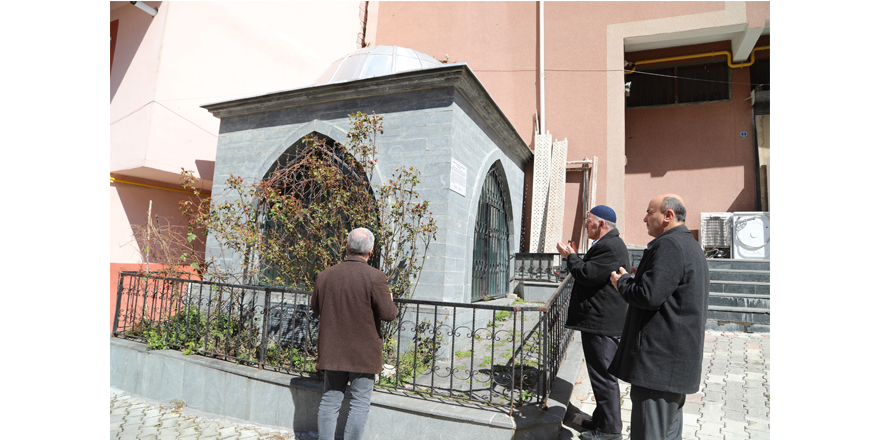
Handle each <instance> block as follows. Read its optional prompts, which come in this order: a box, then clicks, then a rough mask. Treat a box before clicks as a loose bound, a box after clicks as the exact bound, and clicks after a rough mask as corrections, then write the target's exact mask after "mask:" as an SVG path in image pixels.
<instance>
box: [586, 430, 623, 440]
mask: <svg viewBox="0 0 880 440" xmlns="http://www.w3.org/2000/svg"><path fill="white" fill-rule="evenodd" d="M580 438H581V440H622V439H623V435H622V434H620V433H617V434H609V433H607V432H602V431H599V430H598V429H591V430H589V431H584V432H582V433H581V435H580Z"/></svg>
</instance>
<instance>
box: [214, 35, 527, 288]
mask: <svg viewBox="0 0 880 440" xmlns="http://www.w3.org/2000/svg"><path fill="white" fill-rule="evenodd" d="M203 107H204V108H205V109H207V110H208V111H210V112H211V113H212V114H213V115H214V116H215V117H217V118H219V119H220V134H219V140H218V144H217V159H216V165H215V172H214V174H215V179H214V188H213V194H214V195H215V197H217V196H219V195H221V194H223V189H224V181H225V180H226V177H228V176H229V175H236V176H241V177H243V178H245V179H249V178H251V179H262V178H263V177H264V176H265V175H266V173H267V172H268V171H269V169H270V168H271V167H272V166H273V165H274V164H275V163H276V162H277V161H278V159H279V157H281V155H282V154H291V153H294V152H295V151H296V148H298V146H299V145H301V144H302V142H301V140H302V139H303V137H304V136H306V135H309V134H314V135H318V136H321V137H324V138H327V139H328V140H329V141H331V142H332V141H336V142H339V143H344V142H346V141H347V138H346V133H347V130H348V115H349V114H351V113H354V112H357V111H361V112H364V113H367V114H372V113H375V114H376V115H378V116H382V117H383V118H384V121H383V124H384V134H382V135H379V137H378V141H377V149H378V152H377V155H376V159H377V162H378V163H377V168H376V169H375V170H374V172H373V181H372V182H371V184H372V185H373V187H374V188H376V187H378V186H380V185H382V184H384V183H385V182H386V181H387V179H388V178H389V177H390V176H391V175H392V173H393V172H394V170H395V169H396V168H398V167H404V166H405V167H410V166H412V167H414V168H416V169H418V170H420V172H421V176H420V179H421V183H420V184H419V186H418V187H417V189H418V190H419V193H420V195H421V197H422V198H423V199H425V200H428V201H430V203H431V207H430V210H431V211H432V212H433V214H432V216H433V217H434V219H435V220H436V222H437V226H438V233H437V240H436V241H434V242H432V243H431V244H430V247H429V251H428V258H427V260H426V261H425V265H424V269H423V271H422V274H421V279H420V281H419V284H418V286H417V288H416V290H415V293H414V296H413V298H414V299H421V300H430V301H442V302H454V303H470V302H473V301H477V300H481V299H486V298H494V297H500V296H503V295H505V294H507V293H508V292H511V291H512V289H513V285H512V283H511V278H512V274H513V258H512V257H513V255H514V254H515V253H516V252H518V251H519V249H520V238H521V234H520V231H521V225H522V217H523V212H522V210H523V189H524V170H525V167H526V165H527V164H528V163H529V162H530V161H531V160H532V157H533V153H532V151H531V150H530V149H529V147H528V146H527V145H526V143H525V142H524V141H523V139H522V138H521V137H520V136H519V134H518V133H517V132H516V131H515V130H514V128H513V126H512V125H511V123H510V121H509V120H508V119H507V117H505V115H504V114H503V113H502V112H501V110H500V109H499V107H498V105H497V104H496V103H495V101H494V100H493V99H492V97H491V96H489V94H488V92H487V91H486V89H485V88H484V87H483V86H482V84H480V81H479V80H478V79H477V78H476V76H475V75H474V73H473V72H472V71H471V69H470V68H469V67H468V66H467V65H466V64H464V63H459V64H449V65H444V64H441V63H440V62H438V61H436V60H434V59H433V58H431V57H430V56H428V55H425V54H423V53H420V52H417V51H414V50H411V49H406V48H401V47H396V46H377V47H367V48H363V49H360V50H358V51H355V52H353V53H351V54H349V55H348V56H346V57H344V58H342V59H340V60H339V61H337V62H335V63H334V64H333V65H332V66H331V67H330V68H329V69H328V70H327V72H326V73H325V74H324V75H322V77H321V78H320V79H319V80H318V81H317V83H316V84H315V85H312V86H308V87H303V88H298V89H294V90H289V91H281V92H275V93H269V94H265V95H260V96H254V97H249V98H242V99H236V100H232V101H226V102H219V103H215V104H209V105H205V106H203ZM218 201H219V200H218ZM206 253H207V257H208V258H211V257H220V256H221V255H222V254H221V253H220V251H219V249H218V247H217V242H216V240H213V239H212V238H211V237H209V239H208V243H207V250H206ZM232 259H235V258H234V257H232ZM230 262H231V261H230Z"/></svg>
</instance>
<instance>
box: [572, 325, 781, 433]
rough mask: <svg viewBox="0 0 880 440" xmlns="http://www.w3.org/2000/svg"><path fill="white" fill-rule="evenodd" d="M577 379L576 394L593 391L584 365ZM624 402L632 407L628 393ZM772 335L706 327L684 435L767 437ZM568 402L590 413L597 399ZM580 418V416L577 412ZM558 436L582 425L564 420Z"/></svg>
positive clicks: (626, 424) (626, 419)
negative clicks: (697, 383)
mask: <svg viewBox="0 0 880 440" xmlns="http://www.w3.org/2000/svg"><path fill="white" fill-rule="evenodd" d="M581 368H582V370H584V372H583V377H581V376H578V377H579V379H578V380H579V381H581V383H579V384H577V385H575V393H576V394H580V395H587V394H591V391H592V389H591V388H590V380H589V378H588V377H587V375H586V372H585V371H586V366H585V365H583V366H582V367H581ZM624 386H626V387H627V389H628V386H629V384H627V383H626V382H621V397H622V399H623V405H622V406H623V407H624V408H631V407H632V405H631V402H630V399H629V396H628V395H624V392H623V391H624ZM769 396H770V335H769V334H754V333H737V332H718V331H707V332H706V338H705V345H704V348H703V366H702V381H701V383H700V390H699V391H698V392H697V393H694V394H689V395H688V396H687V397H686V399H685V404H684V409H683V412H684V415H683V416H684V423H683V424H684V431H683V432H682V438H683V439H685V440H739V439H749V440H751V439H755V438H769V435H767V434H768V433H769V430H770V408H769ZM572 405H573V406H575V407H576V408H577V409H579V410H580V412H581V413H586V416H587V417H588V416H589V414H591V413H592V412H593V409H594V408H595V401H592V400H591V401H586V400H584V401H578V400H575V399H573V400H572ZM629 416H630V413H629V411H627V413H626V414H624V415H623V421H624V439H628V437H629V435H628V431H627V428H628V427H629ZM576 417H578V418H577V420H578V422H579V421H580V420H582V418H583V417H584V416H581V415H577V416H576ZM565 428H566V429H564V430H563V431H567V432H563V433H562V434H560V437H559V438H560V439H570V438H573V437H577V434H578V433H579V431H580V429H578V428H575V427H574V425H571V426H569V425H565Z"/></svg>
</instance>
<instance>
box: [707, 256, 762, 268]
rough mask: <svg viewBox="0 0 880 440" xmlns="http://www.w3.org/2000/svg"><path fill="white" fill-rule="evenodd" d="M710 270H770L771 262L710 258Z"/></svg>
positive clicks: (708, 260)
mask: <svg viewBox="0 0 880 440" xmlns="http://www.w3.org/2000/svg"><path fill="white" fill-rule="evenodd" d="M706 261H707V262H708V263H709V269H735V270H767V271H769V270H770V260H734V259H732V258H709V259H707V260H706Z"/></svg>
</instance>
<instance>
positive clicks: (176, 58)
mask: <svg viewBox="0 0 880 440" xmlns="http://www.w3.org/2000/svg"><path fill="white" fill-rule="evenodd" d="M146 3H147V4H148V5H150V6H152V7H154V8H158V14H157V15H156V16H155V17H151V16H150V15H149V14H147V13H145V12H143V11H141V10H140V9H138V8H136V7H135V6H133V5H131V4H130V3H129V2H110V22H111V23H112V22H114V21H117V20H118V21H117V30H116V40H115V41H113V42H112V44H111V48H113V50H114V52H113V53H112V54H111V57H112V66H111V74H110V121H109V123H110V170H109V176H108V177H112V178H115V179H117V181H116V182H114V181H110V182H109V189H110V191H109V194H108V195H109V204H110V215H111V230H110V237H109V238H110V243H109V244H110V272H111V280H110V281H111V287H110V289H111V292H110V294H111V298H112V299H113V300H111V323H112V313H113V311H114V308H115V306H114V303H113V301H115V295H116V285H115V278H116V273H117V272H118V270H120V269H125V270H131V269H136V268H138V267H139V266H138V264H139V263H140V254H139V249H140V245H139V244H138V243H137V242H136V241H135V240H134V237H133V234H132V231H133V227H134V226H136V225H140V224H144V223H145V221H146V213H147V209H148V206H149V204H150V201H152V212H153V215H154V216H155V215H156V214H158V215H159V216H160V217H163V218H165V219H167V220H168V221H169V222H170V223H171V224H181V225H183V220H182V219H181V218H180V214H179V209H178V203H179V201H180V200H181V199H185V198H187V197H188V196H187V195H186V194H182V193H179V192H174V191H169V190H166V189H157V188H152V187H146V186H139V185H136V184H129V183H119V181H120V180H125V181H129V182H135V183H138V184H146V185H152V186H159V187H164V188H172V189H180V182H179V175H180V171H181V168H185V169H187V170H192V171H194V172H195V175H196V177H197V178H200V179H201V180H200V184H201V188H202V189H203V191H204V192H206V193H209V192H210V190H211V186H212V180H213V178H214V176H213V173H214V166H213V165H214V158H215V154H216V146H217V135H218V130H219V120H218V119H217V118H215V117H213V116H212V115H211V114H210V113H208V112H207V111H206V110H204V109H202V108H201V107H200V106H201V105H203V104H207V103H211V102H218V101H223V100H228V99H232V98H235V97H240V96H254V95H260V94H265V93H271V92H275V91H278V90H288V89H293V88H297V87H302V86H306V85H309V84H312V83H313V82H314V80H315V79H316V78H318V76H320V74H321V73H323V71H324V70H325V69H326V68H327V67H329V66H330V64H331V63H332V62H333V61H335V60H336V59H338V58H340V57H342V56H344V55H345V54H347V53H349V52H352V51H354V50H355V49H357V48H358V45H357V37H358V33H359V32H362V22H361V19H360V17H359V15H360V11H359V8H360V7H361V3H360V2H174V1H170V2H168V1H166V2H154V1H148V2H146ZM218 178H221V179H222V178H224V177H223V176H218Z"/></svg>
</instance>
